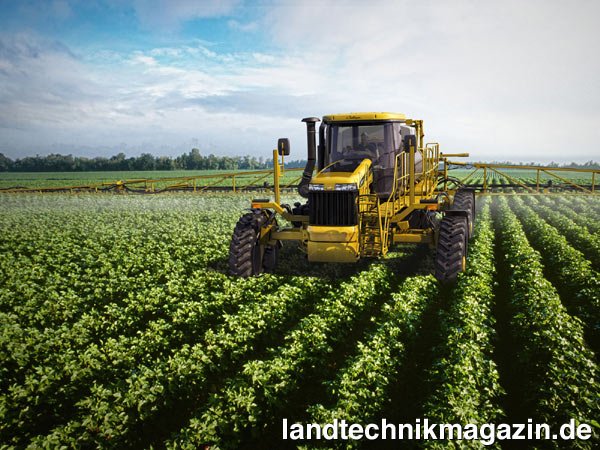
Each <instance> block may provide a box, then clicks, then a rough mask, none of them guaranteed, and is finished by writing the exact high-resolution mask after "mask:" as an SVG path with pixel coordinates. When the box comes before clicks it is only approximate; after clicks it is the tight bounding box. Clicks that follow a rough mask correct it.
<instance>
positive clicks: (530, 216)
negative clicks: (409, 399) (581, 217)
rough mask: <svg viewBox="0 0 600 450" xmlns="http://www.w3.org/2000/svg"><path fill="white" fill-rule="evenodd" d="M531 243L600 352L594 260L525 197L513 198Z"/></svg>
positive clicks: (599, 285)
mask: <svg viewBox="0 0 600 450" xmlns="http://www.w3.org/2000/svg"><path fill="white" fill-rule="evenodd" d="M511 200H512V202H511V204H512V207H513V208H514V210H515V211H516V212H517V216H518V217H519V220H520V221H521V224H522V226H523V229H524V231H525V233H526V235H527V238H528V240H529V242H530V243H531V244H532V245H533V246H534V247H535V248H536V249H537V250H538V251H539V252H540V254H541V256H542V258H543V263H544V272H545V274H546V275H547V278H548V279H549V280H551V281H552V285H553V286H554V287H555V288H556V289H557V290H558V292H559V294H560V297H561V300H562V302H563V303H564V305H565V306H566V307H567V309H568V310H569V311H570V312H571V313H572V314H574V315H575V316H577V317H578V318H579V319H581V321H582V322H583V324H584V326H585V328H586V330H587V331H588V333H589V337H588V339H587V342H589V343H590V345H591V347H592V348H593V350H594V351H595V352H596V353H598V352H599V351H600V274H599V273H598V272H596V271H595V270H593V269H592V267H591V263H590V261H588V260H587V259H586V258H585V257H584V256H583V254H582V253H581V252H580V251H578V250H576V249H574V248H573V247H572V246H571V245H569V243H568V241H567V239H566V238H565V237H564V236H562V235H561V234H560V233H559V232H558V230H557V229H556V228H554V227H552V226H551V225H549V224H548V223H546V222H545V221H544V220H543V219H541V218H540V217H539V216H538V215H537V214H536V213H535V212H534V211H533V209H531V207H529V206H527V205H526V204H525V203H524V202H523V201H522V200H521V199H519V198H515V197H513V198H512V199H511Z"/></svg>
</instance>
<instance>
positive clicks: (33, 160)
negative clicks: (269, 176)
mask: <svg viewBox="0 0 600 450" xmlns="http://www.w3.org/2000/svg"><path fill="white" fill-rule="evenodd" d="M487 163H488V164H519V165H528V166H550V167H564V168H570V169H592V170H595V169H600V164H599V163H597V162H594V161H587V162H585V163H577V162H571V163H565V164H559V163H557V162H554V161H552V162H550V163H549V164H540V163H535V162H530V163H522V162H519V163H515V162H509V161H494V162H491V163H490V162H489V161H488V162H487ZM285 165H286V167H288V168H290V169H293V168H302V167H304V166H305V165H306V161H305V160H295V161H286V163H285ZM272 167H273V161H272V159H271V158H268V159H265V158H263V157H262V156H259V157H258V158H256V157H255V156H249V155H246V156H233V157H231V156H215V155H213V154H210V155H208V156H204V155H202V154H200V150H198V149H197V148H193V149H192V150H191V151H190V152H189V153H184V154H183V155H181V156H177V157H174V158H172V157H170V156H154V155H151V154H150V153H142V154H141V155H140V156H131V157H127V156H126V155H125V154H124V153H119V154H117V155H114V156H112V157H110V158H105V157H101V156H98V157H96V158H86V157H83V156H73V155H59V154H50V155H47V156H39V155H37V156H27V157H25V158H20V159H15V160H12V159H10V158H8V157H6V156H4V154H2V153H0V172H91V171H131V170H237V169H250V170H261V169H270V168H272Z"/></svg>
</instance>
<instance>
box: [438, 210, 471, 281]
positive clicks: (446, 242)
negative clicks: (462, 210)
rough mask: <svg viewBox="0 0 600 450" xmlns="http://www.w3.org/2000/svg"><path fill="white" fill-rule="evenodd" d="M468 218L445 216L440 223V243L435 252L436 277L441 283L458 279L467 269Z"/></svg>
mask: <svg viewBox="0 0 600 450" xmlns="http://www.w3.org/2000/svg"><path fill="white" fill-rule="evenodd" d="M468 242H469V237H468V230H467V218H466V217H464V216H454V215H452V216H448V215H447V216H445V217H444V218H443V219H442V222H441V224H440V230H439V236H438V244H437V249H436V252H435V260H434V266H435V277H436V278H437V279H438V280H439V281H440V282H441V283H449V282H452V281H454V280H456V277H457V276H458V273H459V272H462V271H464V270H465V267H466V259H467V250H468V245H469V244H468Z"/></svg>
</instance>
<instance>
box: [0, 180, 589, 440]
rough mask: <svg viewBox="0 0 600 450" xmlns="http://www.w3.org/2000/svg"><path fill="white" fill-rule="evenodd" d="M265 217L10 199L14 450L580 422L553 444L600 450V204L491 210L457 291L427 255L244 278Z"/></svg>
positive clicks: (295, 258)
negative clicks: (235, 252)
mask: <svg viewBox="0 0 600 450" xmlns="http://www.w3.org/2000/svg"><path fill="white" fill-rule="evenodd" d="M15 175H19V174H15ZM3 183H6V178H3ZM284 201H285V202H289V203H292V202H293V201H294V198H286V199H285V200H284ZM248 206H249V205H248V198H247V197H233V196H232V197H223V196H208V195H207V196H198V195H181V196H175V197H173V196H124V195H104V196H89V195H87V196H84V195H72V196H68V195H67V196H14V195H13V196H0V211H2V213H1V214H0V229H1V230H2V231H1V233H0V325H1V327H0V354H1V363H0V447H1V448H26V447H29V448H118V449H122V448H149V447H151V446H152V447H154V448H163V447H169V448H198V447H201V448H231V449H238V448H284V444H285V443H284V442H283V441H282V440H281V436H282V420H283V419H284V418H287V419H288V420H289V421H290V423H292V422H300V423H311V422H314V423H327V422H331V421H332V420H333V419H335V418H337V419H346V420H347V421H348V422H355V423H363V424H366V423H369V422H373V421H376V420H378V419H379V418H382V417H385V418H386V419H387V420H388V422H393V423H414V421H415V419H416V418H425V417H426V418H428V419H429V420H430V421H431V422H434V423H462V424H467V423H475V424H483V423H496V424H500V423H527V419H532V420H533V421H534V423H547V424H549V425H550V426H551V427H552V430H553V431H555V430H557V429H558V427H559V426H560V425H561V424H563V423H568V422H569V420H570V419H575V420H576V421H577V423H586V424H590V425H591V426H592V429H593V433H594V435H593V437H592V438H591V439H590V440H587V441H583V440H580V441H570V442H554V447H555V448H571V447H572V448H588V449H593V448H598V446H599V445H600V440H599V436H600V425H599V424H598V420H599V417H600V373H599V369H598V353H599V352H600V274H599V271H600V226H599V224H600V199H598V198H582V197H578V198H571V197H569V198H565V197H552V198H545V197H539V198H535V197H531V198H529V197H526V198H521V197H511V198H510V199H507V198H505V197H494V198H487V199H486V198H483V197H479V198H478V203H477V214H478V215H477V220H476V226H475V234H474V237H473V239H472V241H471V243H470V252H469V256H468V261H467V270H466V272H464V273H462V274H460V275H459V278H458V280H457V281H456V283H454V284H453V285H450V286H442V285H440V284H439V283H438V282H437V281H436V280H435V279H434V278H433V276H432V275H431V273H432V262H431V260H432V250H429V249H428V248H427V247H426V246H416V245H408V244H407V245H403V246H398V247H394V248H393V251H392V252H390V253H389V254H388V258H386V259H383V260H377V259H369V260H361V261H360V262H359V263H357V264H354V265H352V264H351V265H344V264H312V265H307V264H305V263H304V262H303V258H302V257H301V254H300V252H299V251H297V249H296V248H294V245H293V244H288V243H286V245H285V246H284V247H283V249H282V254H281V256H280V263H279V265H278V266H277V269H276V270H275V273H273V274H263V275H260V276H258V277H254V278H250V279H234V278H232V277H230V276H229V275H228V273H227V267H228V266H227V258H228V252H229V240H230V236H231V232H232V230H233V227H234V225H235V223H236V221H237V219H238V218H239V217H240V215H241V214H243V213H244V209H245V208H247V207H248ZM288 442H289V441H288ZM548 442H551V441H547V442H541V444H544V445H546V444H547V443H548ZM304 444H307V445H308V444H310V445H316V446H318V444H319V442H318V441H311V442H310V443H307V442H304ZM320 444H322V445H323V446H324V447H326V448H329V447H330V446H331V445H333V443H332V442H328V441H322V442H321V443H320ZM364 444H365V442H364V441H357V442H353V441H344V442H338V445H339V447H340V448H346V447H347V446H359V447H360V446H361V445H364ZM401 444H402V445H404V444H405V443H401ZM409 444H411V443H410V442H409ZM412 444H415V445H416V446H417V447H424V448H457V447H455V445H460V446H465V447H472V448H484V446H483V444H482V443H481V442H478V441H462V442H460V443H458V442H454V443H453V442H447V441H435V440H430V441H415V442H413V443H412ZM504 444H506V445H505V446H504V448H509V449H510V448H514V445H513V444H514V443H513V442H511V441H507V442H506V443H504ZM537 445H540V443H537ZM205 446H206V447H205ZM500 446H501V445H500V444H499V443H496V444H495V445H493V446H492V448H499V447H500ZM393 448H396V446H394V447H393ZM544 448H545V447H544Z"/></svg>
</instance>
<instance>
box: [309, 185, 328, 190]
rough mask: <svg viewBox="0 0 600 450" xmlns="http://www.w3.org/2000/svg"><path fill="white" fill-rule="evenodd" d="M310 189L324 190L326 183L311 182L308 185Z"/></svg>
mask: <svg viewBox="0 0 600 450" xmlns="http://www.w3.org/2000/svg"><path fill="white" fill-rule="evenodd" d="M308 190H309V191H324V190H325V185H323V184H309V185H308Z"/></svg>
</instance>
